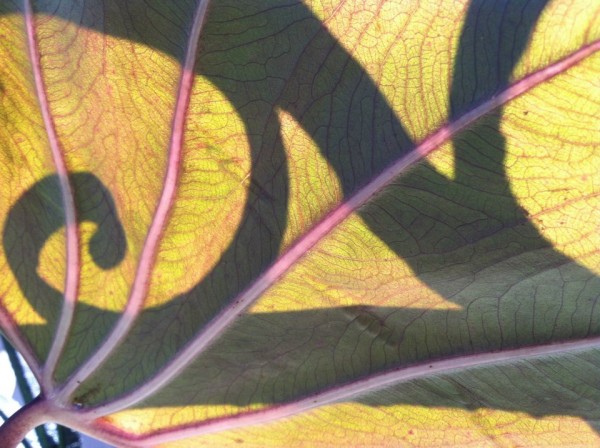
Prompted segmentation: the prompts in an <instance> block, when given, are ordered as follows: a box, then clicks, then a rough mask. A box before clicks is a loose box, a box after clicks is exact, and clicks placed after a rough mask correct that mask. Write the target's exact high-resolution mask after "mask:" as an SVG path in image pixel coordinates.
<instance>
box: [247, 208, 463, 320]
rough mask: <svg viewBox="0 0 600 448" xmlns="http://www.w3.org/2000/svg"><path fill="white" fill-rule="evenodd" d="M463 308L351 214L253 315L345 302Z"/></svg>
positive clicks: (338, 305)
mask: <svg viewBox="0 0 600 448" xmlns="http://www.w3.org/2000/svg"><path fill="white" fill-rule="evenodd" d="M361 305H365V306H380V307H385V306H399V305H401V306H402V307H403V308H420V309H438V310H441V309H448V310H450V309H460V308H461V307H460V306H459V305H457V304H455V303H453V302H451V301H449V300H447V299H445V298H444V297H443V296H442V295H440V294H439V293H438V292H436V291H434V290H433V289H432V288H431V287H429V286H428V285H427V284H426V283H425V282H423V281H422V280H420V279H419V277H418V276H417V275H415V274H414V272H413V270H412V268H411V267H410V265H409V264H408V263H407V262H406V261H405V260H403V259H402V258H400V257H399V256H398V255H397V254H396V253H394V252H393V251H392V250H391V249H390V248H389V247H388V246H387V245H386V244H385V243H384V242H383V241H381V239H379V238H378V237H377V236H376V235H374V234H373V232H372V230H371V229H370V228H369V227H368V226H367V225H366V224H365V223H364V221H363V220H362V219H361V218H360V217H359V216H356V215H353V216H351V217H350V218H349V219H348V220H346V221H345V222H343V223H342V224H341V225H340V226H339V227H338V228H336V229H335V230H334V231H332V232H331V234H329V235H327V236H326V237H325V238H324V239H323V240H322V241H321V242H320V243H319V244H318V245H317V246H315V247H314V248H312V249H311V250H310V251H309V253H308V254H307V255H306V256H305V257H303V258H302V260H301V261H300V262H298V263H297V264H296V265H295V266H294V268H293V269H291V270H290V271H289V272H288V273H287V274H286V275H285V277H283V278H282V279H281V280H280V281H279V282H278V283H277V284H276V285H275V286H274V287H273V288H272V289H270V290H269V291H267V292H266V293H265V295H264V296H263V297H262V298H261V299H260V300H259V301H258V302H257V303H256V304H255V305H254V306H253V307H252V309H251V312H252V313H264V312H282V311H301V310H311V309H322V308H333V307H340V306H344V307H346V306H361Z"/></svg>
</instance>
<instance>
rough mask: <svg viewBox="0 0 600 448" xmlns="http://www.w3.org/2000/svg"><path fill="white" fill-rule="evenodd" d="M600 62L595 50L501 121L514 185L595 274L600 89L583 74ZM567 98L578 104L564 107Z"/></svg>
mask: <svg viewBox="0 0 600 448" xmlns="http://www.w3.org/2000/svg"><path fill="white" fill-rule="evenodd" d="M598 70H600V57H598V56H595V57H591V58H589V59H588V60H586V61H585V62H584V63H582V64H581V65H579V66H577V67H574V68H572V69H571V70H570V71H569V72H568V73H566V74H565V75H561V76H558V77H557V78H556V79H554V80H552V81H551V82H549V83H547V84H545V85H542V86H540V87H539V88H537V89H535V90H534V91H533V92H532V93H531V94H530V95H528V96H526V97H524V98H522V99H518V100H516V101H515V102H513V103H511V104H510V105H509V106H508V107H507V109H506V112H505V116H506V120H504V122H503V126H502V130H503V133H504V136H505V138H506V142H507V147H508V155H507V159H506V167H507V172H508V175H509V176H510V179H511V189H512V191H513V193H514V194H515V196H516V197H517V198H518V200H519V203H520V204H521V206H522V207H523V208H524V209H525V210H526V211H527V213H528V216H529V219H530V220H531V222H532V223H533V224H534V225H535V226H536V228H537V229H538V231H539V232H540V233H541V234H542V235H543V236H544V237H545V238H546V239H547V240H548V241H549V242H550V243H551V244H552V245H553V247H554V248H555V249H556V250H559V251H561V252H562V253H563V254H565V255H566V256H568V257H570V258H572V259H573V260H576V261H577V262H578V263H580V264H582V265H584V266H586V267H587V268H588V269H590V270H591V271H592V272H595V273H596V274H600V253H599V252H598V247H600V187H599V184H598V173H600V152H598V145H599V144H600V126H599V124H598V117H599V116H600V95H598V92H597V91H596V90H593V89H592V90H590V89H588V88H586V85H587V82H586V81H585V78H584V77H583V74H584V73H585V72H587V71H592V72H594V71H596V72H597V71H598ZM557 92H561V94H560V95H559V94H558V93H557ZM582 92H586V93H585V94H583V93H582ZM566 104H571V105H573V104H577V106H576V107H575V108H573V109H572V112H565V109H564V106H565V105H566ZM582 111H585V112H582ZM565 113H567V115H565ZM571 113H572V114H573V117H572V119H568V118H567V117H568V114H571ZM575 123H576V124H575Z"/></svg>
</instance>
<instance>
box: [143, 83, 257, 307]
mask: <svg viewBox="0 0 600 448" xmlns="http://www.w3.org/2000/svg"><path fill="white" fill-rule="evenodd" d="M244 132H245V127H244V124H243V122H242V121H241V119H240V117H239V116H238V114H237V113H236V111H235V109H234V108H233V106H232V104H231V103H230V102H229V101H228V99H227V98H226V97H225V95H223V93H222V92H221V91H219V90H218V89H216V88H215V86H214V85H212V84H211V83H210V82H209V81H207V80H205V79H203V78H200V77H198V78H196V81H195V84H194V89H193V92H192V97H191V102H190V111H189V112H188V118H187V125H186V130H185V137H186V139H185V142H184V152H183V160H182V167H181V172H180V175H179V179H178V185H179V189H178V191H177V195H176V198H175V201H174V203H173V208H172V212H171V215H170V219H169V222H168V224H167V226H166V229H165V231H164V236H163V238H162V240H161V245H160V248H159V251H158V255H157V258H156V262H155V267H154V270H153V274H152V279H151V287H150V290H149V292H148V298H147V299H146V306H147V307H154V306H158V305H161V304H164V303H166V302H169V301H170V300H171V299H173V298H174V297H175V296H176V295H177V294H181V293H184V292H186V291H188V290H189V289H191V288H193V287H194V286H195V285H196V284H198V282H199V281H201V280H202V279H203V278H204V277H205V276H206V275H207V274H208V273H210V272H211V270H212V269H213V268H214V266H215V265H216V264H217V262H218V261H219V259H220V258H221V257H222V255H223V253H224V252H225V251H226V250H227V249H228V248H229V246H230V244H231V243H232V241H233V239H234V237H235V235H236V232H237V230H238V227H239V225H240V224H241V219H242V216H243V212H244V208H245V207H247V204H246V201H247V199H248V189H249V188H252V187H251V186H250V185H249V182H248V179H249V177H250V170H251V167H250V165H251V159H250V148H249V143H248V138H247V136H246V135H245V134H244Z"/></svg>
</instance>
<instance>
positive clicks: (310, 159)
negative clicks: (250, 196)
mask: <svg viewBox="0 0 600 448" xmlns="http://www.w3.org/2000/svg"><path fill="white" fill-rule="evenodd" d="M278 117H279V120H280V123H281V138H282V139H283V143H284V147H285V150H286V155H287V163H288V170H289V173H290V174H289V181H290V185H289V198H288V201H289V204H288V213H287V215H288V217H287V227H286V233H285V236H284V238H283V242H282V251H285V249H286V248H287V247H289V245H290V244H291V243H293V242H294V240H295V239H296V238H298V237H299V236H301V235H303V234H304V233H306V232H307V231H308V230H309V229H310V228H311V227H312V226H313V225H314V224H316V223H317V222H318V221H319V219H321V218H322V217H323V216H324V215H325V214H326V213H327V212H328V211H329V210H330V209H332V208H333V207H334V206H335V205H337V204H339V203H340V202H341V201H342V198H343V192H342V187H341V185H340V182H339V179H338V178H337V175H336V173H335V171H334V170H333V169H332V168H331V167H330V165H329V163H328V162H327V160H326V159H325V158H324V157H323V155H322V153H321V149H320V148H319V147H318V146H317V145H316V144H315V142H314V141H313V140H312V139H311V138H310V136H308V135H307V134H306V132H305V131H304V130H303V129H302V127H301V126H300V125H299V124H298V122H297V121H296V120H294V117H292V116H291V115H290V114H289V113H287V112H285V111H283V110H279V111H278Z"/></svg>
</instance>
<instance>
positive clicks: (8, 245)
mask: <svg viewBox="0 0 600 448" xmlns="http://www.w3.org/2000/svg"><path fill="white" fill-rule="evenodd" d="M69 180H70V182H71V185H72V187H73V191H74V193H75V203H76V206H77V221H78V223H84V222H90V223H93V224H96V226H97V228H96V231H95V233H94V235H93V236H92V238H91V240H90V243H89V253H90V254H91V256H92V259H93V261H94V263H95V264H96V265H97V266H98V267H100V268H102V269H105V270H106V269H110V268H112V267H114V266H117V265H118V264H119V263H120V262H121V261H122V260H123V257H124V256H125V252H126V250H127V243H126V240H125V234H124V231H123V227H122V226H121V223H120V221H119V219H118V216H117V212H116V210H115V205H114V201H113V199H112V195H111V193H110V192H109V191H108V190H107V189H106V187H105V186H104V185H103V184H102V182H101V181H100V180H99V179H98V178H97V177H96V176H94V175H93V174H91V173H85V172H80V173H73V174H71V175H70V176H69ZM64 224H65V222H64V211H63V207H62V199H61V191H60V185H59V181H58V177H57V176H56V175H53V176H47V177H45V178H43V179H42V180H40V181H38V182H36V183H35V184H34V185H33V186H32V187H31V188H29V189H28V190H27V191H26V192H25V193H24V194H23V195H22V196H21V197H20V198H19V199H18V201H17V202H16V203H15V204H14V206H13V207H12V208H11V209H10V212H9V214H8V216H7V219H6V222H5V225H4V230H3V233H2V244H3V246H4V251H5V253H6V257H7V260H8V264H9V266H10V269H11V270H12V272H13V274H14V276H15V278H16V280H17V283H18V284H19V287H20V288H21V291H22V292H23V295H24V296H25V298H26V299H27V300H28V301H29V303H30V304H31V306H32V307H33V309H34V310H35V311H36V313H37V314H38V315H39V317H41V318H42V319H43V320H44V321H45V322H46V324H45V325H28V326H25V327H24V328H23V331H24V332H25V334H26V335H27V337H28V338H29V339H30V340H31V341H33V342H34V343H33V344H32V345H33V347H34V349H35V350H36V354H37V356H38V357H39V358H40V359H42V360H43V359H45V357H46V355H47V352H48V350H49V348H50V344H51V342H52V339H53V335H54V329H55V327H56V324H57V323H58V318H59V315H60V310H61V307H62V303H63V294H62V292H61V291H59V290H57V289H56V288H55V287H54V286H52V285H51V284H50V283H49V282H48V281H47V280H46V279H44V278H43V277H42V276H41V275H40V272H39V263H40V255H41V252H42V249H43V248H44V245H45V244H46V243H47V241H48V239H49V238H50V237H51V236H53V235H54V234H55V233H56V232H58V231H59V230H61V229H62V228H63V227H64ZM47 262H48V263H52V264H53V265H54V266H46V268H47V269H50V270H53V271H54V272H55V273H56V275H57V277H58V278H60V277H62V272H63V271H64V262H65V260H64V253H62V252H61V253H60V256H59V257H56V258H52V259H51V260H48V261H47ZM99 294H100V293H99ZM82 308H84V309H83V312H84V313H85V312H86V311H93V315H94V317H95V318H98V317H102V318H103V319H105V318H108V322H105V324H106V325H110V324H111V323H112V322H113V321H114V320H115V319H116V317H117V316H116V315H111V314H110V313H105V312H103V311H102V310H100V309H97V308H95V307H92V306H87V305H82V304H78V310H79V312H81V311H82ZM94 317H92V319H94Z"/></svg>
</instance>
